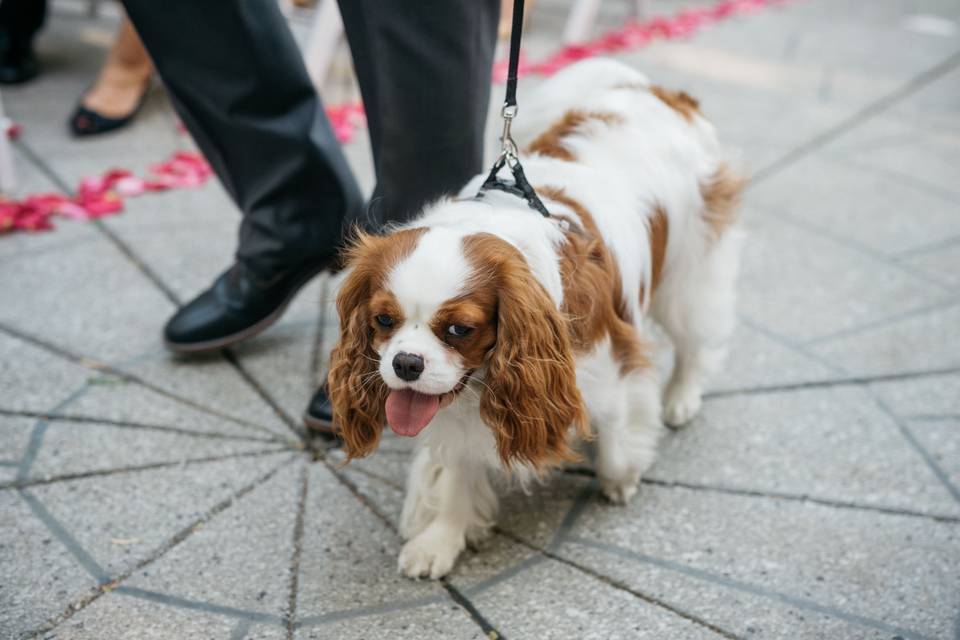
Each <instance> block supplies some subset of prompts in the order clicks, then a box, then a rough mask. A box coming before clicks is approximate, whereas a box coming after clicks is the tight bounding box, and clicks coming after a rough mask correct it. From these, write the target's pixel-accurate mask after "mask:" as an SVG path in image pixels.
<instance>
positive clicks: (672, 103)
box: [650, 85, 700, 122]
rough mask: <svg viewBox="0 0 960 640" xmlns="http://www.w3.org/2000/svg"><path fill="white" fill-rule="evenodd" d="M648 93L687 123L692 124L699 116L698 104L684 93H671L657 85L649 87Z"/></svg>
mask: <svg viewBox="0 0 960 640" xmlns="http://www.w3.org/2000/svg"><path fill="white" fill-rule="evenodd" d="M650 93H652V94H653V95H655V96H657V97H658V98H660V101H661V102H663V103H664V104H666V105H667V106H668V107H670V108H671V109H673V110H674V111H676V112H677V113H679V114H680V115H681V116H683V118H684V120H686V121H687V122H693V119H694V117H696V116H698V115H700V103H699V102H697V100H696V99H695V98H692V97H691V96H690V94H688V93H686V92H684V91H671V90H670V89H664V88H663V87H658V86H657V85H650Z"/></svg>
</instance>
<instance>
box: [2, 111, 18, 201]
mask: <svg viewBox="0 0 960 640" xmlns="http://www.w3.org/2000/svg"><path fill="white" fill-rule="evenodd" d="M12 125H13V121H12V120H10V118H8V117H7V116H6V115H5V114H4V111H3V98H2V97H0V192H2V193H7V194H9V193H12V192H13V190H14V188H16V186H17V174H16V171H15V170H14V168H13V145H12V144H11V143H10V138H9V134H8V132H9V130H10V127H11V126H12Z"/></svg>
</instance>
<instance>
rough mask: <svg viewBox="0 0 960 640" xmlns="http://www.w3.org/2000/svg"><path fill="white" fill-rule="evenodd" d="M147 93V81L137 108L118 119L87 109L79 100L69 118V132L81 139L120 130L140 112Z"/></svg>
mask: <svg viewBox="0 0 960 640" xmlns="http://www.w3.org/2000/svg"><path fill="white" fill-rule="evenodd" d="M149 93H150V81H149V80H148V81H147V82H145V83H144V85H143V93H141V94H140V99H139V100H137V106H135V107H134V108H133V110H132V111H131V112H130V113H128V114H127V115H125V116H120V117H119V118H110V117H108V116H105V115H103V114H100V113H97V112H96V111H94V110H93V109H88V108H87V107H85V106H83V98H81V99H80V100H81V101H80V103H79V104H78V105H77V108H76V109H75V110H74V112H73V115H72V116H70V120H69V124H70V131H71V132H72V133H73V135H75V136H76V137H78V138H83V137H86V136H96V135H100V134H101V133H107V132H108V131H116V130H117V129H122V128H123V127H125V126H127V125H128V124H130V122H132V121H133V119H134V118H135V117H137V114H138V113H140V110H141V109H142V108H143V104H144V103H145V102H146V101H147V95H148V94H149Z"/></svg>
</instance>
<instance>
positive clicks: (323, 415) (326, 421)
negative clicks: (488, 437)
mask: <svg viewBox="0 0 960 640" xmlns="http://www.w3.org/2000/svg"><path fill="white" fill-rule="evenodd" d="M303 424H305V425H306V426H307V428H308V429H310V430H312V431H319V432H321V433H332V434H335V433H336V432H337V427H336V426H335V425H334V424H333V405H332V404H330V398H329V397H328V396H327V385H322V386H321V387H320V388H319V389H317V392H316V393H315V394H313V398H311V399H310V404H309V405H307V411H306V412H305V413H304V414H303Z"/></svg>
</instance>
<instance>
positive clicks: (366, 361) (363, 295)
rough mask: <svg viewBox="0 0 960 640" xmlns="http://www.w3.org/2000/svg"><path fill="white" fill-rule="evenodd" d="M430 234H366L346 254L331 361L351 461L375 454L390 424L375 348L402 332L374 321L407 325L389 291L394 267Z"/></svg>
mask: <svg viewBox="0 0 960 640" xmlns="http://www.w3.org/2000/svg"><path fill="white" fill-rule="evenodd" d="M424 231H425V229H407V230H404V231H398V232H396V233H393V234H391V235H389V236H386V237H382V236H374V235H368V234H363V233H361V234H358V236H357V238H356V240H355V241H354V242H353V244H352V245H351V247H350V248H349V249H348V250H347V252H346V254H345V255H346V262H347V265H348V266H349V267H350V268H351V271H350V274H349V275H348V276H347V278H346V280H344V282H343V285H342V286H341V288H340V293H339V294H338V295H337V312H338V313H339V315H340V341H339V342H338V343H337V346H336V347H334V349H333V352H332V353H331V355H330V373H329V374H328V375H327V385H328V391H329V394H330V401H331V403H332V405H333V419H334V422H335V423H336V424H337V425H338V426H339V427H340V435H341V437H342V438H343V441H344V444H345V450H346V452H347V456H348V457H350V458H360V457H363V456H365V455H367V454H369V453H370V452H372V451H373V450H374V449H375V448H376V446H377V443H378V442H379V440H380V432H381V431H382V430H383V425H384V424H385V423H386V415H385V410H384V404H385V402H386V399H387V394H388V393H389V391H388V389H387V387H386V385H385V384H384V383H383V380H382V379H381V378H380V375H379V374H378V372H377V367H378V365H379V361H380V359H379V356H378V355H377V352H376V351H375V347H376V345H378V344H380V342H382V341H383V340H385V339H387V338H388V337H389V335H390V333H391V332H392V331H393V330H394V329H395V328H396V327H393V328H390V329H384V328H382V327H379V326H378V325H377V324H376V323H375V320H374V318H375V317H376V316H377V315H378V314H381V313H385V314H387V315H391V317H393V318H394V320H395V322H396V323H397V324H399V323H401V322H402V321H403V319H402V318H401V317H399V315H398V316H397V317H394V315H393V314H399V305H397V304H396V300H395V299H394V298H393V296H392V294H390V293H389V292H387V291H385V290H384V289H383V287H384V285H385V279H386V277H387V274H388V273H389V271H390V269H391V267H392V266H393V265H395V264H396V263H397V262H399V261H400V260H401V259H403V258H404V257H406V256H408V255H410V254H411V253H412V252H413V250H414V248H415V247H416V246H417V242H418V241H419V239H420V235H421V234H422V233H423V232H424Z"/></svg>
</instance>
